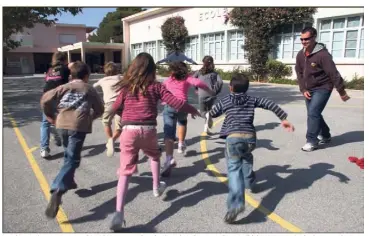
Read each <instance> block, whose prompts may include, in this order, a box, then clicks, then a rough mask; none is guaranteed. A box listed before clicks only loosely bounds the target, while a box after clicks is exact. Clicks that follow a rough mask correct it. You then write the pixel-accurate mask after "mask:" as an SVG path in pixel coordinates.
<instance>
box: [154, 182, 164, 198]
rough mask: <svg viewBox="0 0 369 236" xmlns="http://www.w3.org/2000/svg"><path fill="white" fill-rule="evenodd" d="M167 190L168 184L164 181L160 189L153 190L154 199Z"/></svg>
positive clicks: (160, 184) (160, 183)
mask: <svg viewBox="0 0 369 236" xmlns="http://www.w3.org/2000/svg"><path fill="white" fill-rule="evenodd" d="M166 188H167V184H166V183H165V182H163V181H160V182H159V187H158V188H157V189H153V193H154V197H160V196H161V195H162V194H163V193H164V191H165V189H166Z"/></svg>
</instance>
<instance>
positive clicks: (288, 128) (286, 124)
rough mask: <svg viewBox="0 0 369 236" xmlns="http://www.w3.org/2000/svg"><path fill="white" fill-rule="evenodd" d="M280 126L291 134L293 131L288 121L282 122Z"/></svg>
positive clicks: (293, 128)
mask: <svg viewBox="0 0 369 236" xmlns="http://www.w3.org/2000/svg"><path fill="white" fill-rule="evenodd" d="M281 125H282V126H283V128H285V129H286V130H287V131H288V132H293V131H295V127H294V126H293V125H292V124H291V123H290V122H289V121H288V120H283V121H282V123H281Z"/></svg>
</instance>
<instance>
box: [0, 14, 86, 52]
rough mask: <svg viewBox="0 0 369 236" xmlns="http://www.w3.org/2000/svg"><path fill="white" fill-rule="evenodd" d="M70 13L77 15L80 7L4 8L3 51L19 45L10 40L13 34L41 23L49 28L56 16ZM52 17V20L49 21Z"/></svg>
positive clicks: (19, 43)
mask: <svg viewBox="0 0 369 236" xmlns="http://www.w3.org/2000/svg"><path fill="white" fill-rule="evenodd" d="M65 12H70V13H71V14H72V15H77V14H78V13H81V12H82V8H80V7H59V8H58V7H35V8H32V7H4V10H3V22H4V23H3V50H5V51H8V50H10V49H15V48H17V47H19V46H20V45H21V42H17V41H14V40H12V39H11V36H12V35H13V34H16V33H18V32H23V30H24V28H33V27H34V26H35V24H37V23H41V24H44V25H46V26H49V25H51V24H53V23H55V22H56V21H58V18H55V16H56V15H60V14H62V13H65ZM50 16H54V19H50Z"/></svg>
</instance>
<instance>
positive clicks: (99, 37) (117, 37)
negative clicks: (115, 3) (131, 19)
mask: <svg viewBox="0 0 369 236" xmlns="http://www.w3.org/2000/svg"><path fill="white" fill-rule="evenodd" d="M141 11H143V10H142V8H140V7H118V8H117V9H116V11H114V12H109V13H108V14H106V16H105V17H104V19H103V20H102V21H101V23H100V24H99V28H98V29H97V32H96V33H94V34H92V35H90V36H89V37H88V40H89V41H91V42H101V43H109V42H110V39H111V38H112V39H113V40H114V42H116V43H122V42H123V25H122V18H124V17H127V16H130V15H133V14H136V13H138V12H141Z"/></svg>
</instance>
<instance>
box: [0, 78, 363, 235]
mask: <svg viewBox="0 0 369 236" xmlns="http://www.w3.org/2000/svg"><path fill="white" fill-rule="evenodd" d="M98 78H101V76H100V75H93V76H91V81H90V83H93V82H95V81H96V80H97V79H98ZM42 86H43V78H42V77H37V76H29V77H5V78H3V105H4V110H3V112H4V116H3V232H4V233H58V232H77V233H109V232H110V231H109V224H110V221H111V218H112V214H113V213H114V211H115V198H116V197H115V195H116V184H117V176H116V170H117V168H118V164H119V148H118V147H119V146H118V143H117V144H116V147H117V150H116V151H117V152H116V153H115V155H114V157H112V158H108V157H106V154H105V152H106V150H105V143H106V137H105V134H104V132H103V127H102V124H101V120H100V119H99V120H96V121H95V122H94V124H93V133H92V134H89V135H88V136H87V138H86V141H85V145H84V148H83V152H82V156H83V158H82V162H81V166H80V168H79V169H78V170H77V172H76V182H77V183H78V186H79V188H78V189H77V190H73V191H70V192H68V193H67V194H66V195H65V196H64V197H63V204H62V209H61V210H60V211H59V214H58V215H57V218H56V219H55V220H48V219H47V218H46V216H45V215H44V210H45V208H46V205H47V202H48V199H49V197H50V194H49V186H50V184H51V182H52V180H53V179H54V177H55V176H56V174H57V172H58V171H59V168H60V167H61V165H62V162H63V149H62V148H61V147H56V146H55V145H54V144H53V143H52V144H51V146H50V148H51V154H52V157H51V158H50V159H48V160H45V159H42V158H41V157H40V154H39V140H40V122H41V111H40V105H39V101H40V98H41V95H42V93H41V91H42ZM227 93H228V85H227V84H226V83H225V85H224V88H223V91H222V94H221V95H220V96H224V95H226V94H227ZM249 93H250V94H252V95H255V96H263V97H268V98H270V99H272V100H274V101H275V102H276V103H278V104H279V105H280V106H281V107H282V108H283V109H284V110H285V111H286V112H287V113H288V114H289V116H288V120H289V121H291V122H292V123H293V124H294V125H295V132H294V133H288V132H286V131H284V130H283V129H282V128H281V127H280V126H279V120H278V118H277V117H276V116H275V115H274V114H273V113H271V112H269V111H265V110H261V109H260V110H257V112H256V116H255V126H256V129H257V137H258V143H257V148H256V150H255V151H254V158H255V159H254V162H255V164H254V170H255V171H256V175H257V185H256V186H257V188H256V193H250V192H248V191H245V198H246V202H247V206H246V210H245V212H244V213H243V214H241V215H240V216H239V217H238V220H237V222H236V224H234V225H228V224H225V223H224V222H223V217H224V215H225V213H226V198H227V185H226V184H227V171H226V170H227V169H226V161H225V158H224V154H223V153H224V140H221V139H219V138H218V135H217V133H218V132H219V130H220V127H221V124H222V119H221V118H220V119H217V120H216V122H215V127H214V128H213V130H212V132H213V134H212V135H209V136H208V135H205V134H203V133H202V130H203V122H204V120H203V119H201V118H197V119H195V120H193V119H191V118H189V123H188V133H187V145H188V148H187V153H186V154H185V155H180V154H177V153H176V150H175V158H176V160H177V163H178V165H177V167H176V169H175V170H174V171H173V173H172V176H171V177H170V178H163V180H164V181H166V183H167V184H168V188H167V190H166V192H165V193H164V194H163V196H162V197H161V198H154V197H153V195H152V189H151V188H152V179H151V172H150V167H149V164H148V160H147V157H145V156H143V155H141V156H140V164H139V173H138V174H137V175H135V176H133V177H132V181H131V184H130V186H129V193H128V197H127V204H126V207H125V219H126V222H127V225H126V228H125V229H123V230H122V232H127V233H289V232H304V233H318V232H321V233H335V232H353V233H354V232H355V233H362V232H364V171H363V170H362V169H360V168H359V167H358V166H357V165H356V164H353V163H350V162H349V161H348V157H349V156H356V157H360V158H361V157H363V155H364V94H363V91H353V90H348V93H349V95H350V96H351V99H350V100H349V101H347V102H346V103H344V102H342V101H341V100H340V98H339V96H338V93H337V92H334V93H332V96H331V99H330V101H329V103H328V105H327V107H326V109H325V111H324V113H323V115H324V117H325V120H326V122H327V123H328V125H329V126H330V128H331V133H332V136H333V138H332V142H331V143H330V144H327V145H325V146H321V148H320V149H318V150H316V151H314V152H311V153H306V152H302V151H301V147H302V146H303V145H304V143H305V132H306V117H307V116H306V108H305V104H304V100H303V97H302V95H301V93H300V92H299V90H298V88H297V87H296V86H290V85H266V84H258V83H253V84H252V85H251V86H250V92H249ZM189 102H190V103H191V104H193V105H195V106H197V97H196V94H195V93H194V91H193V90H191V92H190V99H189ZM159 110H160V113H159V116H158V118H157V121H158V135H159V143H160V144H161V145H163V117H162V107H161V105H159ZM163 157H164V153H163Z"/></svg>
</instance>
